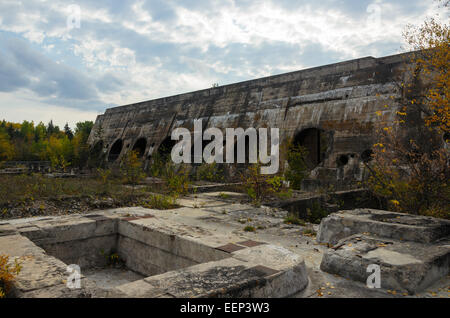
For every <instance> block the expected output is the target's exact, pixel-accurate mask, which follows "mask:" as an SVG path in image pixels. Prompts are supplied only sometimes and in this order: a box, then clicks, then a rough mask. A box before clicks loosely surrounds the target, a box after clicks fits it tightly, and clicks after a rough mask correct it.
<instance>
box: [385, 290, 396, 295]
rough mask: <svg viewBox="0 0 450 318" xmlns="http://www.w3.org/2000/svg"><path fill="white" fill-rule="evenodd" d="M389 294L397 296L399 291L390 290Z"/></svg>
mask: <svg viewBox="0 0 450 318" xmlns="http://www.w3.org/2000/svg"><path fill="white" fill-rule="evenodd" d="M387 293H388V294H391V295H397V291H395V290H390V289H388V290H387Z"/></svg>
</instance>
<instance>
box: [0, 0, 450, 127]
mask: <svg viewBox="0 0 450 318" xmlns="http://www.w3.org/2000/svg"><path fill="white" fill-rule="evenodd" d="M442 10H443V9H442V8H439V7H438V3H437V2H436V1H433V0H398V1H388V0H348V1H344V0H320V1H318V0H301V1H296V0H267V1H265V0H255V1H252V0H241V1H238V0H183V1H181V0H179V1H176V0H147V1H145V0H130V1H124V0H96V1H92V0H91V1H87V0H80V1H60V0H49V1H46V0H26V1H17V0H1V1H0V120H2V119H6V120H8V121H14V122H22V121H23V120H30V121H31V120H33V121H34V122H35V123H38V122H39V121H43V122H44V123H47V122H48V121H50V119H52V120H53V121H54V122H55V123H56V124H58V125H60V126H63V125H64V124H65V123H66V122H68V123H69V125H70V126H71V127H74V125H75V123H76V122H78V121H84V120H92V121H94V120H95V118H96V116H97V115H98V114H101V113H103V112H104V111H105V109H106V108H109V107H113V106H120V105H126V104H131V103H136V102H140V101H144V100H149V99H154V98H159V97H165V96H170V95H175V94H180V93H185V92H189V91H194V90H199V89H205V88H209V87H211V86H212V85H213V84H216V83H217V84H219V85H225V84H231V83H235V82H240V81H244V80H249V79H255V78H259V77H263V76H269V75H275V74H281V73H286V72H290V71H296V70H301V69H305V68H310V67H314V66H320V65H324V64H331V63H336V62H341V61H345V60H350V59H355V58H360V57H365V56H373V57H381V56H386V55H391V54H396V53H400V52H403V51H405V50H407V48H406V46H405V44H404V43H403V38H402V31H403V30H404V28H405V26H406V25H407V24H413V25H419V24H421V22H422V21H424V19H425V18H426V17H430V16H436V15H440V18H441V20H442V19H443V18H444V17H446V18H448V13H445V14H444V13H443V12H442Z"/></svg>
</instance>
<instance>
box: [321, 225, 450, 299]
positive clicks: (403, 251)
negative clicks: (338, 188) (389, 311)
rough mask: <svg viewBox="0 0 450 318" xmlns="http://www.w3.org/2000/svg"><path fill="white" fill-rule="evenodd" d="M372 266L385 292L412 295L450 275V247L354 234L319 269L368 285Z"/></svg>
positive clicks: (342, 242) (338, 245)
mask: <svg viewBox="0 0 450 318" xmlns="http://www.w3.org/2000/svg"><path fill="white" fill-rule="evenodd" d="M371 264H376V265H378V266H380V270H381V287H382V288H384V289H386V290H396V291H399V292H407V293H409V294H411V295H412V294H415V293H417V292H420V291H423V290H424V289H426V288H427V287H429V286H431V285H432V284H433V283H435V282H437V281H439V280H440V279H442V278H444V277H446V276H447V275H448V274H449V269H450V245H449V244H436V245H430V244H421V243H416V242H404V241H398V240H392V239H384V238H383V239H381V238H379V237H371V236H366V235H363V234H355V235H353V236H350V237H348V238H345V239H343V240H341V241H339V242H338V243H337V244H336V245H335V246H334V247H333V248H331V249H328V250H327V251H326V252H325V254H324V256H323V259H322V263H321V265H320V269H321V270H323V271H325V272H328V273H332V274H337V275H339V276H342V277H346V278H350V279H353V280H356V281H360V282H363V283H365V282H366V280H367V278H368V276H369V275H370V274H371V272H370V273H368V272H367V269H368V266H369V265H371Z"/></svg>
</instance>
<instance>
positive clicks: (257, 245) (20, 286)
mask: <svg viewBox="0 0 450 318" xmlns="http://www.w3.org/2000/svg"><path fill="white" fill-rule="evenodd" d="M211 201H212V200H211ZM212 206H213V205H212ZM172 211H173V212H174V214H175V215H177V214H182V215H183V214H184V215H188V214H189V215H191V216H192V215H195V216H197V217H199V219H201V220H202V221H203V224H199V225H200V226H198V225H197V226H191V225H190V224H189V223H190V222H188V224H186V223H180V221H181V220H182V219H178V218H177V217H175V218H171V217H167V214H169V215H170V212H168V211H157V210H149V209H143V208H125V209H114V210H108V211H105V212H97V213H95V214H89V215H85V216H70V217H50V218H44V219H42V218H41V219H27V220H10V221H8V222H4V223H2V224H1V225H0V226H1V227H2V229H1V230H2V235H3V236H0V252H2V253H3V252H6V253H7V254H9V255H11V256H12V257H16V256H17V257H20V258H24V259H25V260H26V261H25V262H23V263H22V266H23V270H22V272H21V275H19V276H18V277H17V280H16V285H17V293H16V294H17V295H18V296H19V297H44V296H48V295H52V297H53V296H55V297H118V296H120V297H137V296H139V293H140V291H141V292H142V293H143V294H144V295H146V296H149V295H153V296H155V297H156V296H157V295H159V294H158V290H164V292H163V293H162V294H161V295H160V296H162V297H168V295H170V297H187V296H188V295H189V297H191V296H192V297H219V296H220V297H229V296H233V295H234V296H237V295H242V297H244V296H245V297H285V296H289V295H292V294H294V293H296V292H299V291H300V290H302V289H304V288H305V286H306V285H307V283H308V279H307V272H306V268H305V263H304V261H303V259H302V257H301V256H299V255H296V254H293V253H292V252H290V251H289V250H287V249H285V248H282V247H277V246H272V245H269V244H264V243H263V242H256V241H252V240H249V239H248V238H247V237H245V236H244V237H242V239H240V240H239V242H237V244H235V243H232V242H231V241H230V236H229V233H227V231H226V228H220V230H218V229H216V230H213V229H212V228H211V227H210V226H208V225H207V226H204V225H205V223H204V222H205V221H206V223H209V222H210V221H211V219H213V218H211V217H210V216H208V217H206V218H205V217H204V216H205V215H207V213H205V212H202V211H196V209H192V208H181V209H175V210H172ZM130 212H131V213H130ZM114 231H116V232H114ZM21 234H22V235H21ZM23 235H27V236H29V237H30V239H31V240H33V241H34V242H35V243H36V244H39V245H41V247H42V248H41V247H38V246H37V245H35V244H34V243H33V242H31V241H30V240H29V239H28V238H26V237H25V236H23ZM10 241H14V242H15V244H10V243H9V242H10ZM4 246H5V247H4ZM6 246H9V248H6ZM11 248H13V249H14V253H12V250H11ZM43 248H44V249H45V251H44V249H43ZM104 248H109V249H110V250H111V251H116V252H117V254H118V255H119V256H120V257H121V258H122V259H123V260H124V262H125V264H126V266H127V268H129V269H131V270H133V271H135V272H137V273H138V274H140V275H144V277H147V276H150V278H147V279H146V282H147V283H148V282H154V283H149V284H147V285H148V286H147V287H148V288H147V289H146V290H144V289H143V286H145V285H143V284H142V282H140V281H135V282H133V283H130V284H124V285H122V286H119V287H118V288H112V289H111V288H109V287H108V286H111V285H114V284H116V283H111V282H106V284H107V287H108V289H109V290H105V288H104V285H105V279H104V278H101V277H100V278H99V279H97V278H98V277H99V275H100V276H102V271H103V270H102V269H100V271H98V270H95V268H92V267H93V266H94V267H95V266H105V264H102V263H101V262H99V260H101V259H102V258H103V261H105V259H104V253H103V249H104ZM30 251H31V252H32V253H34V254H33V255H32V256H33V257H28V254H29V253H31V252H30ZM46 252H48V253H50V254H52V255H53V256H50V255H48V254H47V253H46ZM54 256H56V257H58V258H60V259H61V260H64V261H66V262H67V264H66V263H63V261H61V260H60V259H57V258H55V257H54ZM69 262H74V264H77V265H80V266H81V270H82V273H84V272H86V273H87V274H88V275H89V276H90V277H92V278H94V279H93V280H91V279H89V278H86V277H83V279H82V284H84V285H83V289H82V290H73V291H72V290H70V289H69V288H67V287H66V286H65V285H64V284H65V282H66V281H65V280H66V279H67V277H68V275H69V273H68V272H66V271H67V265H68V264H69ZM227 264H234V265H232V266H231V267H230V266H229V265H227ZM264 264H265V265H264ZM37 267H38V268H37ZM22 273H24V274H25V275H27V276H22ZM185 273H191V274H188V275H187V276H186V274H185ZM220 273H222V274H220ZM155 274H160V275H156V276H151V275H155ZM96 277H97V278H96ZM102 277H104V275H103V276H102ZM167 277H171V279H168V278H167ZM116 278H117V277H116ZM120 279H121V280H122V281H123V278H120ZM96 281H97V282H98V284H96V283H95V282H96ZM155 282H161V284H162V283H164V284H166V283H167V282H170V284H169V285H167V286H166V285H165V286H166V287H164V288H163V287H161V286H156V288H155ZM128 285H129V286H131V287H130V288H128V287H127V286H128ZM135 285H136V286H139V287H138V289H137V291H136V290H135V288H134V287H133V286H135ZM195 286H197V287H195ZM200 286H201V288H200ZM191 287H192V288H191Z"/></svg>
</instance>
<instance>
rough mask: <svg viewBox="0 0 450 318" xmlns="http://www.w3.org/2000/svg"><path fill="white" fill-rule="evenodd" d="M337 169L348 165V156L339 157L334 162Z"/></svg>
mask: <svg viewBox="0 0 450 318" xmlns="http://www.w3.org/2000/svg"><path fill="white" fill-rule="evenodd" d="M336 163H337V166H338V167H343V166H345V165H346V164H347V163H348V156H347V155H340V156H339V157H338V158H337V160H336Z"/></svg>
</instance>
